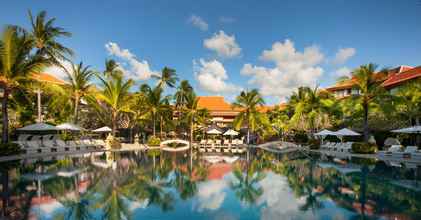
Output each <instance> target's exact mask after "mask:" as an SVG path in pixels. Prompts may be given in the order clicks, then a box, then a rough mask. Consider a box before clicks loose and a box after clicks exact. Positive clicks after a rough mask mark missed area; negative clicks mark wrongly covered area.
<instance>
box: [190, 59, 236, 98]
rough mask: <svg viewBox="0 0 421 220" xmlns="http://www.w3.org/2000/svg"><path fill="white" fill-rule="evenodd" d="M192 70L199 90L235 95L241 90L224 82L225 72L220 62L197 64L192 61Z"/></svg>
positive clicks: (200, 62) (226, 78) (225, 78)
mask: <svg viewBox="0 0 421 220" xmlns="http://www.w3.org/2000/svg"><path fill="white" fill-rule="evenodd" d="M193 69H194V73H195V76H196V79H197V81H198V83H199V86H200V88H201V89H203V90H205V91H207V92H210V93H217V94H222V93H235V92H238V91H240V90H241V88H240V87H239V86H236V85H234V84H232V83H228V82H226V80H228V75H227V71H226V70H225V68H224V66H223V65H222V63H221V62H219V61H217V60H211V61H205V60H204V59H199V62H197V61H196V60H193Z"/></svg>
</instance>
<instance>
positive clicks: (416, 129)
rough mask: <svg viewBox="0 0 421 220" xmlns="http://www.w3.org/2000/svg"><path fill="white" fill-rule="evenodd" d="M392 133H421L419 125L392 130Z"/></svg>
mask: <svg viewBox="0 0 421 220" xmlns="http://www.w3.org/2000/svg"><path fill="white" fill-rule="evenodd" d="M392 132H394V133H407V134H421V125H416V126H412V127H407V128H401V129H396V130H392Z"/></svg>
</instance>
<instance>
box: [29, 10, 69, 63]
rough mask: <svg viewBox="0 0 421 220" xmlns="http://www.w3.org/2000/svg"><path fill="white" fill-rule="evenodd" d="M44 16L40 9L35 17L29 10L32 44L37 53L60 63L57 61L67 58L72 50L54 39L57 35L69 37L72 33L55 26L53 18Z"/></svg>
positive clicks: (45, 13)
mask: <svg viewBox="0 0 421 220" xmlns="http://www.w3.org/2000/svg"><path fill="white" fill-rule="evenodd" d="M46 17H47V12H46V11H41V12H40V13H38V15H37V16H36V17H35V18H34V17H33V16H32V13H31V11H29V19H30V21H31V27H32V30H31V35H32V38H33V40H34V44H35V45H34V46H35V48H36V49H37V54H40V55H43V56H47V57H48V58H49V59H50V61H52V62H53V63H55V64H58V65H60V62H59V61H60V60H64V59H67V56H68V55H70V56H71V55H73V51H72V50H71V49H69V48H67V47H65V46H63V45H62V44H60V43H59V42H57V40H56V39H57V38H59V37H71V36H72V34H71V33H69V32H67V31H65V30H64V29H63V28H61V27H55V26H54V21H55V20H56V19H55V18H51V19H49V20H47V18H46Z"/></svg>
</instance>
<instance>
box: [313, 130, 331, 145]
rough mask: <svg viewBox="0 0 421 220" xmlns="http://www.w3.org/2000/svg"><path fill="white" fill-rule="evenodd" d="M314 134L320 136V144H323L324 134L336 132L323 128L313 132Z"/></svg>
mask: <svg viewBox="0 0 421 220" xmlns="http://www.w3.org/2000/svg"><path fill="white" fill-rule="evenodd" d="M314 135H316V136H320V137H321V140H322V144H323V139H324V138H325V137H326V136H328V135H336V133H335V132H333V131H329V130H327V129H323V130H322V131H320V132H317V133H315V134H314Z"/></svg>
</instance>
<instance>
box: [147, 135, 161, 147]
mask: <svg viewBox="0 0 421 220" xmlns="http://www.w3.org/2000/svg"><path fill="white" fill-rule="evenodd" d="M159 144H161V139H159V138H158V137H155V136H150V137H149V139H148V145H150V146H158V145H159Z"/></svg>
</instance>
